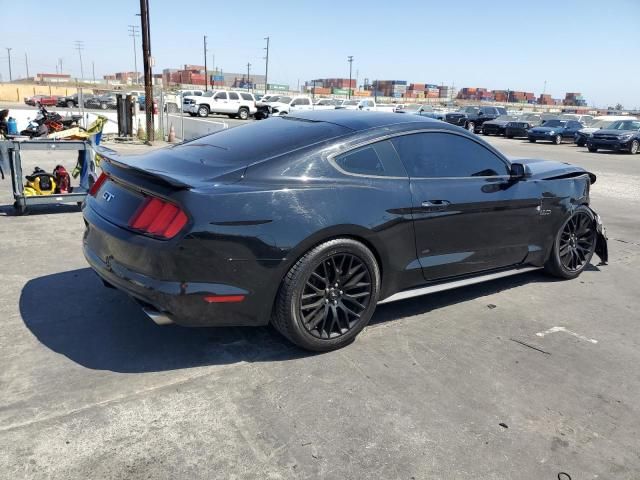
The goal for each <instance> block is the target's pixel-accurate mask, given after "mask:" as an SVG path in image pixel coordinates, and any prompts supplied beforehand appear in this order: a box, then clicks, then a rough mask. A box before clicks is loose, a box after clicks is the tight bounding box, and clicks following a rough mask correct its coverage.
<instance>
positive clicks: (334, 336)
mask: <svg viewBox="0 0 640 480" xmlns="http://www.w3.org/2000/svg"><path fill="white" fill-rule="evenodd" d="M102 156H103V158H104V160H103V162H102V166H103V171H104V173H103V174H102V175H101V177H100V178H99V179H98V180H97V181H96V183H95V184H94V185H93V187H92V189H91V192H90V195H89V196H88V197H87V201H86V202H85V204H84V207H83V212H84V218H85V221H86V231H85V234H84V253H85V256H86V258H87V260H88V261H89V263H90V264H91V266H92V267H93V269H94V270H95V271H96V272H97V273H98V275H99V276H100V277H102V279H103V280H104V282H105V284H106V285H108V286H113V287H116V288H118V289H121V290H123V291H124V292H126V293H127V294H129V295H130V296H132V297H133V298H135V299H136V300H138V301H139V303H140V304H141V305H142V306H143V308H144V310H145V311H146V312H147V314H148V315H149V316H150V317H151V318H153V319H154V320H155V321H156V322H157V323H170V322H176V323H178V324H181V325H187V326H217V325H265V324H267V323H268V322H272V323H273V325H274V326H275V327H276V328H277V329H278V330H279V331H280V332H281V333H282V334H284V335H285V336H286V337H287V338H289V339H290V340H291V341H293V342H295V343H296V344H298V345H300V346H302V347H304V348H307V349H311V350H318V351H323V350H331V349H335V348H339V347H341V346H343V345H345V344H347V343H349V342H350V341H352V340H353V339H354V337H355V336H356V335H357V334H358V333H359V332H360V331H361V330H362V329H363V328H364V327H365V325H366V324H367V323H368V322H369V319H370V318H371V316H372V315H373V312H374V310H375V308H376V305H377V304H380V303H386V302H391V301H395V300H401V299H404V298H409V297H412V296H416V295H422V294H425V293H430V292H436V291H440V290H445V289H447V288H454V287H459V286H462V285H467V284H472V283H477V282H481V281H485V280H490V279H495V278H499V277H503V276H507V275H512V274H516V273H521V272H527V271H530V270H533V269H537V268H545V269H546V270H547V271H548V272H550V273H551V274H553V275H556V276H559V277H562V278H566V279H570V278H574V277H576V276H577V275H579V274H580V273H581V271H582V270H583V269H584V268H585V266H586V265H587V264H588V263H589V261H590V259H591V257H592V255H593V253H594V251H596V252H597V253H598V255H599V256H600V257H601V258H602V260H603V261H606V237H605V236H604V232H603V228H602V225H601V223H600V220H599V217H598V215H596V214H595V213H594V212H593V211H592V210H591V208H590V207H589V189H590V185H591V183H593V182H594V181H595V176H594V175H593V174H591V173H589V172H586V171H585V170H583V169H581V168H579V167H575V166H571V165H569V164H566V163H558V162H552V161H544V160H519V161H518V163H513V162H510V161H509V160H507V159H506V158H505V157H504V156H503V155H502V154H501V153H500V152H498V151H496V150H495V149H494V148H493V147H491V146H490V145H488V144H487V143H486V142H484V141H483V140H481V139H479V138H477V137H476V136H474V135H472V134H470V133H468V132H466V131H465V130H463V129H462V128H459V127H455V126H452V125H449V124H447V123H444V122H439V121H436V120H432V119H428V118H424V117H419V116H415V115H395V114H391V113H389V114H385V113H379V112H359V111H358V112H352V111H322V112H303V113H296V114H290V115H288V116H286V117H282V118H273V119H270V120H266V121H264V122H256V123H253V124H250V125H246V126H243V127H236V128H233V129H230V130H223V131H221V132H218V133H214V134H212V135H208V136H205V137H202V138H199V139H195V140H191V141H188V142H185V143H182V144H180V145H176V146H172V147H169V148H166V149H162V150H157V151H155V152H152V153H149V154H146V155H142V156H137V157H127V158H120V157H118V156H117V155H115V154H114V152H110V151H106V150H105V151H102Z"/></svg>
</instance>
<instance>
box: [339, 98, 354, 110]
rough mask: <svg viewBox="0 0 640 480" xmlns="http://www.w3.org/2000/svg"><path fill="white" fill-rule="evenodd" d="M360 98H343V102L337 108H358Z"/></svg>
mask: <svg viewBox="0 0 640 480" xmlns="http://www.w3.org/2000/svg"><path fill="white" fill-rule="evenodd" d="M358 103H359V100H353V99H351V100H342V103H341V104H340V105H339V106H336V108H340V109H344V110H358Z"/></svg>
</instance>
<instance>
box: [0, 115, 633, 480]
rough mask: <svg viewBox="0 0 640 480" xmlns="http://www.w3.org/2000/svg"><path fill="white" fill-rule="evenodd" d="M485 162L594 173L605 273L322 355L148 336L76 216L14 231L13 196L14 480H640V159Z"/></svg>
mask: <svg viewBox="0 0 640 480" xmlns="http://www.w3.org/2000/svg"><path fill="white" fill-rule="evenodd" d="M212 119H213V117H212ZM189 121H192V120H191V119H190V120H189ZM193 121H197V120H193ZM223 121H225V122H226V121H228V120H223ZM202 128H207V127H202ZM489 141H490V142H492V143H494V144H495V145H496V146H497V147H498V148H499V149H501V150H503V151H504V152H505V153H506V154H507V155H510V156H512V157H514V158H523V157H529V158H530V157H537V158H548V159H555V160H562V161H568V162H572V163H576V164H579V165H582V166H584V167H586V168H588V169H590V170H592V171H593V172H594V173H596V175H597V176H598V180H597V182H596V184H595V185H594V186H593V188H592V196H593V206H594V208H595V209H596V210H597V211H598V212H599V213H600V214H601V215H602V218H603V220H604V222H605V225H606V226H607V228H608V232H609V248H610V263H609V265H598V264H597V262H595V261H594V264H593V265H592V266H590V267H589V268H588V269H587V270H586V271H585V272H584V273H583V274H582V275H581V276H580V277H579V278H578V279H576V280H573V281H557V280H554V279H551V278H549V277H547V276H545V275H544V274H542V273H528V274H523V275H520V276H515V277H510V278H506V279H501V280H497V281H494V282H491V283H486V284H482V285H475V286H470V287H466V288H461V289H458V290H453V291H449V292H444V293H439V294H436V295H431V296H426V297H421V298H415V299H411V300H407V301H402V302H396V303H392V304H387V305H382V306H380V307H379V308H378V310H377V312H376V314H375V316H374V318H373V320H372V322H371V325H370V326H369V327H367V328H366V329H365V330H364V331H363V333H362V334H361V335H360V336H359V337H358V339H357V340H356V341H355V342H354V343H353V344H352V345H350V346H348V347H347V348H344V349H342V350H340V351H336V352H332V353H327V354H321V355H313V354H309V353H308V352H304V351H301V350H299V349H297V348H295V347H292V346H291V345H290V344H289V343H287V342H286V341H285V340H284V339H283V338H281V337H280V336H279V335H278V334H277V333H275V332H274V331H273V329H271V328H268V327H265V328H253V329H251V328H245V329H242V328H224V329H187V328H182V327H178V326H164V327H160V326H157V325H155V324H153V323H152V322H151V321H149V320H148V319H147V318H146V317H145V315H144V314H143V313H142V312H141V310H140V308H139V307H138V306H137V305H136V304H135V303H134V302H133V301H131V300H130V299H128V298H127V297H126V296H125V295H123V294H122V293H120V292H118V291H115V290H110V289H106V288H104V287H103V286H102V284H101V283H100V281H99V280H98V279H97V277H96V276H95V275H94V274H93V273H92V272H91V270H90V269H89V268H88V267H87V264H86V262H85V260H84V258H83V256H82V252H81V239H82V232H83V229H84V226H83V222H82V217H81V215H80V213H79V212H78V211H77V208H76V207H75V206H73V207H62V206H54V207H46V208H40V209H35V210H34V211H33V212H32V213H31V214H30V215H28V216H23V217H16V216H13V215H12V209H11V207H10V203H11V198H10V195H9V189H10V185H9V183H8V182H7V181H0V205H2V206H0V240H1V244H2V247H1V248H0V265H1V266H2V269H1V274H0V278H1V279H2V289H0V318H1V319H2V322H3V328H2V329H0V351H1V352H2V368H1V369H0V387H1V388H0V391H1V392H2V395H1V396H0V472H2V473H1V474H0V477H2V478H11V479H18V478H37V479H40V478H64V479H86V478H91V479H102V478H109V479H111V478H122V479H142V478H154V479H155V478H190V479H257V478H260V479H289V478H296V479H297V478H300V479H318V478H323V479H324V478H326V479H340V480H344V479H367V478H379V479H385V480H386V479H406V480H410V479H454V478H455V479H470V480H471V479H474V480H476V479H483V480H486V479H535V480H546V479H549V480H555V479H558V478H560V479H562V480H568V479H573V480H578V479H580V480H583V479H596V478H598V479H616V480H618V479H637V478H638V472H640V448H639V440H638V432H640V404H639V402H638V398H640V329H638V320H640V316H639V314H638V311H639V310H640V301H639V300H638V285H639V284H640V273H639V272H640V240H639V239H640V221H639V220H640V216H639V214H638V212H639V211H640V193H639V192H640V155H636V156H635V157H631V156H629V155H625V154H607V153H597V154H592V153H588V152H587V151H586V149H583V148H577V147H574V146H572V145H560V146H555V145H546V144H535V145H532V144H528V143H527V142H524V141H520V140H506V139H497V138H489ZM114 148H116V149H120V150H121V151H122V152H123V153H139V152H141V151H145V148H146V147H143V146H114ZM34 155H37V156H36V157H33V158H31V159H29V160H28V162H30V163H29V165H30V166H33V165H39V166H41V167H42V168H45V169H48V168H49V166H50V165H53V166H55V163H57V162H59V161H63V160H64V159H61V158H60V157H58V156H56V155H61V154H60V153H37V154H34ZM71 166H72V165H71ZM51 168H53V167H51ZM26 169H28V168H26ZM265 308H269V306H268V305H265ZM562 472H564V473H566V474H567V475H566V476H563V475H561V473H562ZM559 475H560V476H559Z"/></svg>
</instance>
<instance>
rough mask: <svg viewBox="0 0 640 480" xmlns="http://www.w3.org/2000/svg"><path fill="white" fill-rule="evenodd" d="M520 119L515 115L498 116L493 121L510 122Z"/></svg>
mask: <svg viewBox="0 0 640 480" xmlns="http://www.w3.org/2000/svg"><path fill="white" fill-rule="evenodd" d="M519 119H520V117H518V116H517V115H500V116H499V117H498V118H496V119H495V120H493V121H494V122H512V121H514V120H519Z"/></svg>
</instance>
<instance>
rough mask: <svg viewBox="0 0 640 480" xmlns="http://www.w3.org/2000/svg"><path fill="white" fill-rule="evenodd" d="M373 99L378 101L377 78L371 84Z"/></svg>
mask: <svg viewBox="0 0 640 480" xmlns="http://www.w3.org/2000/svg"><path fill="white" fill-rule="evenodd" d="M373 100H374V101H375V102H376V103H378V80H375V81H374V85H373Z"/></svg>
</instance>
